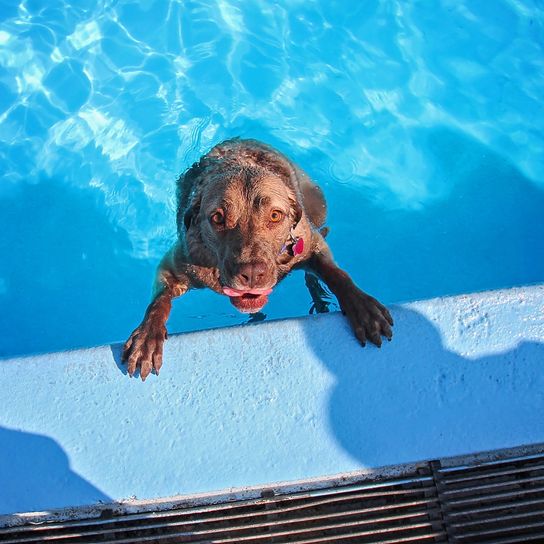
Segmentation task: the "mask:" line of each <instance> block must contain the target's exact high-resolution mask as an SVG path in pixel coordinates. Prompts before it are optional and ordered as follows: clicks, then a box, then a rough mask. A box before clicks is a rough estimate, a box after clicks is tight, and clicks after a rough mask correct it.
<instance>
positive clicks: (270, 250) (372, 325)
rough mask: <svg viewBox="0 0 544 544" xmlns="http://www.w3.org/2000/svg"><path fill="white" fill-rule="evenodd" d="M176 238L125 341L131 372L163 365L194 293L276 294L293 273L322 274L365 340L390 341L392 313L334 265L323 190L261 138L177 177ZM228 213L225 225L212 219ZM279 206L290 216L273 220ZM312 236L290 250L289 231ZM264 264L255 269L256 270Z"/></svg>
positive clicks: (230, 144) (217, 151) (225, 148)
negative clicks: (170, 329)
mask: <svg viewBox="0 0 544 544" xmlns="http://www.w3.org/2000/svg"><path fill="white" fill-rule="evenodd" d="M177 197H178V210H177V230H178V241H177V242H176V244H175V245H174V246H173V247H172V249H171V250H170V251H169V252H168V253H167V254H166V255H165V256H164V258H163V259H162V261H161V264H160V265H159V269H158V272H157V279H156V285H155V293H154V297H153V300H152V302H151V303H150V305H149V307H148V309H147V311H146V314H145V317H144V319H143V321H142V323H141V324H140V326H139V327H138V328H136V329H135V330H134V332H133V333H132V334H131V336H130V338H129V339H128V340H127V342H126V344H125V348H124V351H123V359H124V360H126V361H127V362H128V372H129V374H130V375H133V373H134V372H135V371H136V369H139V370H140V375H141V377H142V379H145V378H146V377H147V376H148V375H149V373H150V372H151V371H152V370H155V372H156V373H157V374H158V373H159V370H160V368H161V366H162V346H163V342H164V339H165V338H166V336H167V333H166V320H167V319H168V315H169V313H170V309H171V300H172V298H174V297H177V296H180V295H183V294H185V293H186V292H187V291H188V290H189V289H191V288H201V287H208V288H211V289H213V290H214V291H216V292H218V293H223V287H225V286H226V287H231V288H234V289H243V288H244V287H245V286H247V277H248V276H247V275H245V274H244V272H245V271H246V270H247V269H248V267H249V270H251V271H253V272H254V271H255V270H257V269H258V274H257V273H255V276H251V277H252V279H251V287H255V288H271V287H274V285H276V283H277V282H278V281H280V280H281V279H282V278H283V277H284V276H285V275H286V274H287V273H289V272H290V271H291V270H292V269H294V268H304V269H306V270H307V271H308V272H311V273H313V274H316V275H317V276H318V277H320V278H321V279H322V280H323V281H324V282H325V283H326V284H327V285H328V286H329V288H330V289H331V291H332V292H333V293H334V294H335V295H336V296H337V298H338V300H339V303H340V307H341V308H342V311H343V312H344V313H345V314H346V316H347V317H348V319H349V321H350V323H351V325H352V328H353V330H354V333H355V335H356V337H357V338H358V340H359V341H360V342H361V343H362V344H363V345H364V344H365V342H366V340H367V339H369V340H370V341H372V342H373V343H375V344H376V345H381V335H384V336H386V337H387V338H389V339H390V338H391V334H392V333H391V326H392V324H393V321H392V319H391V316H390V314H389V312H388V311H387V309H386V308H385V307H384V306H382V305H381V304H380V303H379V302H378V301H377V300H375V299H374V298H372V297H370V296H369V295H367V294H365V293H363V292H362V291H361V290H360V289H358V288H357V287H356V286H355V284H354V283H353V281H352V280H351V278H350V277H349V276H348V275H347V274H346V273H345V272H344V271H342V270H341V269H340V268H338V267H337V266H336V264H335V263H334V261H333V258H332V254H331V252H330V250H329V247H328V245H327V243H326V242H325V240H324V237H323V235H322V232H323V231H321V232H320V229H321V227H323V225H324V222H325V218H326V205H325V199H324V197H323V193H322V192H321V190H320V189H319V187H318V186H317V185H315V184H314V183H313V182H312V181H311V180H310V178H309V177H308V176H307V175H306V174H305V173H304V172H303V171H302V170H301V169H300V168H298V167H297V166H296V165H295V164H293V163H292V162H291V161H290V160H289V159H288V158H287V157H285V156H284V155H283V154H281V153H280V152H278V151H276V150H275V149H273V148H272V147H270V146H267V145H265V144H263V143H261V142H258V141H256V140H241V139H233V140H227V141H225V142H222V143H221V144H218V145H217V146H215V147H214V148H213V149H212V150H211V151H210V152H209V153H207V154H206V155H204V156H203V157H202V158H201V159H200V161H199V162H198V163H195V164H194V165H193V166H192V167H191V168H189V169H188V170H187V171H186V172H185V174H183V175H182V176H181V177H180V178H179V180H178V187H177ZM216 210H222V211H223V212H224V217H225V222H224V224H223V225H220V226H218V225H215V224H214V223H213V221H211V220H210V217H211V216H212V215H213V214H214V212H215V211H216ZM271 210H280V211H282V212H283V213H284V217H283V219H282V220H281V221H279V222H278V223H272V222H271V221H270V213H271ZM292 234H293V235H294V236H295V237H296V238H300V237H301V238H303V239H304V242H305V244H304V251H303V252H302V253H301V254H299V255H293V254H292V253H291V252H290V251H283V252H282V247H283V246H284V244H286V243H288V242H289V240H290V235H292ZM256 263H257V264H258V268H257V264H256Z"/></svg>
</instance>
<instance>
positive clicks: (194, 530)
mask: <svg viewBox="0 0 544 544" xmlns="http://www.w3.org/2000/svg"><path fill="white" fill-rule="evenodd" d="M435 502H436V501H435ZM284 513H285V512H284V511H282V512H281V514H282V515H283V514H284ZM365 514H368V509H362V510H349V511H347V512H339V513H333V514H326V515H314V516H312V517H302V518H295V519H287V520H281V521H266V522H262V523H259V524H246V525H240V526H236V525H233V524H232V521H234V519H232V518H227V517H224V518H221V519H220V520H217V519H216V520H213V521H214V522H217V521H222V522H230V523H229V525H228V529H225V528H216V529H213V528H210V529H208V530H206V531H199V530H198V525H199V524H206V525H208V526H209V525H210V524H211V523H210V522H211V520H195V521H186V522H170V523H169V524H168V529H169V530H170V529H179V528H181V526H184V525H185V526H187V527H188V528H190V529H191V531H190V532H189V533H187V534H188V535H206V536H208V535H212V534H215V533H223V532H226V531H229V532H236V531H247V530H257V529H261V530H262V529H263V528H266V527H269V528H274V527H275V526H286V525H294V524H301V523H302V524H313V523H317V522H320V521H325V520H334V519H340V518H346V517H354V516H358V517H361V516H364V515H365ZM259 516H260V517H270V513H267V512H263V513H261V514H259ZM427 517H428V511H427V510H414V511H410V512H407V513H405V514H402V515H397V516H380V517H376V516H374V517H369V518H366V519H364V520H361V521H360V522H359V523H360V524H361V525H372V524H383V523H387V522H392V521H402V520H409V519H415V518H427ZM163 526H164V524H162V523H154V524H146V525H139V526H138V528H137V531H138V532H140V533H141V532H142V531H148V530H150V529H160V528H162V527H163ZM120 532H127V528H126V527H114V528H108V529H107V530H102V531H100V530H93V531H87V532H85V533H76V532H70V533H65V534H62V535H53V536H47V535H41V536H40V537H39V538H40V540H41V541H42V542H47V541H54V540H57V541H59V540H60V539H69V538H72V539H73V538H80V537H83V536H96V535H103V534H114V533H120ZM179 534H181V533H179ZM16 542H18V543H27V542H36V540H35V538H30V539H24V538H23V539H18V540H17V541H16Z"/></svg>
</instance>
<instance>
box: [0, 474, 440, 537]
mask: <svg viewBox="0 0 544 544" xmlns="http://www.w3.org/2000/svg"><path fill="white" fill-rule="evenodd" d="M430 483H432V479H431V478H419V479H416V478H414V479H410V480H402V481H400V482H397V481H396V482H385V483H384V482H380V483H374V484H369V485H356V486H353V485H346V486H345V488H332V489H326V490H320V491H316V492H313V493H297V494H295V495H284V496H281V495H280V496H276V497H274V499H269V500H263V499H257V500H247V501H241V502H238V503H236V502H232V501H231V502H229V503H222V504H214V505H211V506H207V507H197V508H194V507H187V508H185V509H183V510H179V509H178V510H170V511H164V512H159V513H157V512H149V513H146V514H130V516H129V517H127V519H128V523H130V524H134V523H138V522H141V521H146V520H156V519H160V520H161V521H162V522H166V521H168V523H170V520H168V518H184V517H189V516H194V515H202V516H204V515H213V514H216V513H218V512H226V513H228V512H229V511H236V510H242V511H243V512H242V513H240V514H237V515H238V516H239V517H250V516H258V515H262V509H263V507H266V505H267V504H269V503H272V502H273V503H274V505H275V508H279V507H281V509H282V512H295V511H297V510H304V509H311V508H316V507H327V506H330V505H334V504H336V505H338V504H340V503H346V502H351V501H370V500H372V499H376V498H377V497H378V498H380V499H384V498H386V499H394V502H393V503H392V504H390V505H385V506H382V507H375V509H391V508H401V507H409V506H411V505H417V504H427V503H429V502H430V500H431V499H429V500H423V501H422V500H419V501H414V500H412V499H411V500H409V501H408V502H402V499H403V497H404V496H407V497H410V496H411V495H414V494H420V495H421V494H422V493H423V494H425V493H428V492H431V491H434V487H432V486H431V485H426V484H430ZM424 484H425V485H424ZM399 485H403V486H404V485H411V486H412V487H411V488H410V487H406V488H403V489H393V490H387V488H391V487H393V486H396V487H399ZM382 489H386V490H385V491H381V490H382ZM365 490H366V491H367V492H366V493H360V491H365ZM370 491H373V492H370ZM377 493H379V496H378V495H377ZM287 503H293V504H294V506H284V505H285V504H287ZM252 508H253V509H254V508H260V510H258V511H256V512H255V511H251V509H252ZM368 510H372V508H369V509H368ZM234 517H235V516H229V518H230V519H234ZM123 519H124V518H123V516H116V517H113V518H110V519H102V518H98V519H87V520H78V521H68V522H63V523H47V524H46V523H44V524H42V525H35V526H34V527H33V531H36V532H37V531H40V530H44V531H49V530H55V531H61V530H64V529H68V530H69V529H70V528H72V527H74V526H76V527H78V528H79V529H83V528H84V527H91V526H96V525H108V524H112V525H113V524H115V525H117V524H119V523H120V522H122V521H123ZM24 531H28V526H21V527H10V528H7V529H1V528H0V537H1V535H2V534H4V533H15V532H24Z"/></svg>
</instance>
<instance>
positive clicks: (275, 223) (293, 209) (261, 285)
mask: <svg viewBox="0 0 544 544" xmlns="http://www.w3.org/2000/svg"><path fill="white" fill-rule="evenodd" d="M282 174H283V175H282ZM286 174H288V172H285V173H283V172H271V171H270V170H267V169H264V168H260V167H257V166H243V167H235V166H230V167H229V168H225V166H224V165H222V168H221V169H220V170H217V171H214V169H213V168H209V169H208V172H207V175H206V176H205V178H204V179H203V181H202V182H201V185H200V188H199V191H198V192H197V194H196V195H195V197H194V201H193V202H192V204H191V206H190V208H189V209H188V210H187V212H186V213H185V217H184V226H185V229H186V233H185V236H186V242H187V247H188V249H189V253H190V255H191V258H192V259H193V260H194V261H195V262H199V261H202V262H205V263H206V265H207V266H213V267H215V268H217V269H218V271H219V282H220V284H221V286H222V288H223V292H224V294H226V295H227V296H229V297H230V301H231V302H232V304H233V305H234V306H235V307H236V308H237V309H238V310H240V311H242V312H257V311H259V310H260V309H261V308H262V307H263V306H264V305H265V304H266V302H267V301H268V294H269V293H270V291H271V290H272V289H273V288H274V286H275V285H276V283H277V282H278V281H279V280H280V279H281V278H282V277H283V275H285V273H287V272H288V271H289V268H290V267H289V266H288V262H289V260H290V258H291V256H290V254H289V252H288V251H287V250H286V244H287V243H288V241H289V239H290V234H291V233H292V232H293V231H294V229H296V227H297V225H298V223H299V222H300V219H301V216H302V208H301V206H300V203H299V200H300V199H299V198H298V197H297V194H296V192H295V188H294V187H293V186H292V185H291V184H290V183H289V179H288V178H287V177H286Z"/></svg>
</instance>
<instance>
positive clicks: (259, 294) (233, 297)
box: [223, 287, 272, 314]
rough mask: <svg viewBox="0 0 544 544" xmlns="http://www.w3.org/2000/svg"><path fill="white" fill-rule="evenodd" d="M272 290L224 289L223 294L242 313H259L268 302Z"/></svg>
mask: <svg viewBox="0 0 544 544" xmlns="http://www.w3.org/2000/svg"><path fill="white" fill-rule="evenodd" d="M271 292H272V289H248V290H241V289H232V288H231V287H223V293H224V294H225V295H227V296H228V297H229V299H230V302H231V304H232V305H233V306H234V307H235V308H236V309H237V310H238V311H240V312H243V313H250V314H251V313H254V312H258V311H259V310H260V309H261V308H262V307H263V306H264V305H265V304H266V303H267V302H268V295H269V294H270V293H271Z"/></svg>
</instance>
